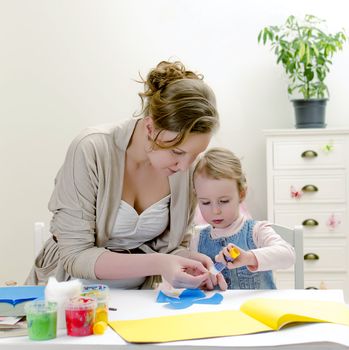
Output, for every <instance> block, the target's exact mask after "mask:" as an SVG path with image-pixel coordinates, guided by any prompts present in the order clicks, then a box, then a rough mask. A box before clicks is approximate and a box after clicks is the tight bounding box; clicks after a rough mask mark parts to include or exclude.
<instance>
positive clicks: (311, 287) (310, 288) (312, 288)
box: [305, 287, 319, 289]
mask: <svg viewBox="0 0 349 350" xmlns="http://www.w3.org/2000/svg"><path fill="white" fill-rule="evenodd" d="M305 289H319V288H316V287H307V288H305Z"/></svg>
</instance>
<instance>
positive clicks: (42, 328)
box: [24, 300, 57, 340]
mask: <svg viewBox="0 0 349 350" xmlns="http://www.w3.org/2000/svg"><path fill="white" fill-rule="evenodd" d="M24 308H25V312H26V315H27V325H28V335H29V338H30V339H32V340H48V339H53V338H56V336H57V304H56V303H52V302H50V303H49V302H46V301H45V300H34V301H30V302H28V303H27V304H26V305H25V306H24Z"/></svg>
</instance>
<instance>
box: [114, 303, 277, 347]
mask: <svg viewBox="0 0 349 350" xmlns="http://www.w3.org/2000/svg"><path fill="white" fill-rule="evenodd" d="M109 325H110V326H111V327H112V328H113V329H114V330H115V331H116V332H117V333H118V334H119V335H120V336H121V337H122V338H123V339H124V340H126V341H128V342H131V343H154V342H155V343H157V342H169V341H176V340H189V339H200V338H213V337H222V336H229V335H241V334H250V333H259V332H265V331H271V330H272V329H271V328H270V327H268V326H266V325H264V324H263V323H260V322H258V321H257V320H255V319H253V318H252V317H249V316H248V315H246V314H244V313H243V312H241V311H238V310H228V311H218V312H201V313H193V314H186V315H176V316H163V317H154V318H147V319H142V320H127V321H111V322H109Z"/></svg>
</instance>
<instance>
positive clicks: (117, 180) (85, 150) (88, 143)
mask: <svg viewBox="0 0 349 350" xmlns="http://www.w3.org/2000/svg"><path fill="white" fill-rule="evenodd" d="M137 120H138V119H136V118H132V119H129V120H127V121H124V122H122V123H120V124H117V125H102V126H98V127H94V128H89V129H86V130H85V131H83V132H82V133H81V134H80V135H79V136H78V137H77V138H76V139H75V140H74V141H73V142H72V144H71V145H70V147H69V149H68V152H67V155H66V158H65V161H64V164H63V166H62V167H61V169H60V170H59V172H58V174H57V177H56V179H55V189H54V192H53V194H52V197H51V199H50V202H49V210H50V211H51V212H52V213H53V218H52V220H51V228H50V232H51V233H52V234H53V235H55V237H56V238H57V240H58V243H56V242H55V241H54V240H53V239H52V238H49V239H48V240H47V242H46V243H45V245H44V247H43V249H42V250H41V251H40V253H39V255H38V256H37V258H36V259H35V264H34V267H33V268H32V270H31V272H30V274H29V276H28V278H27V280H26V282H25V283H26V284H42V283H46V282H47V280H48V277H49V276H55V277H56V278H57V280H59V281H66V280H68V279H69V278H70V276H73V277H75V278H84V279H96V275H95V271H94V268H95V263H96V260H97V258H98V257H99V256H100V255H101V254H102V253H104V252H105V248H104V244H105V243H106V242H107V240H108V239H109V235H110V233H111V231H112V227H113V225H114V223H115V219H116V214H117V210H118V208H119V204H120V201H121V195H122V185H123V176H124V164H125V151H126V148H127V145H128V143H129V141H130V138H131V136H132V133H133V131H134V128H135V125H136V122H137ZM169 181H170V190H171V203H170V225H169V228H168V229H166V230H165V232H163V233H161V234H160V235H159V236H158V237H156V238H155V239H153V240H151V241H149V242H145V243H144V244H143V245H141V246H140V248H141V249H142V250H143V251H144V252H145V253H153V252H161V253H176V252H178V251H179V250H181V249H186V247H187V245H188V242H189V237H188V235H187V234H186V232H187V231H188V226H189V223H190V221H191V217H192V213H191V210H190V200H191V193H192V192H191V181H190V170H187V171H185V172H180V173H177V174H174V175H172V176H170V177H169ZM153 280H154V279H153V278H150V279H149V278H148V279H147V281H146V283H145V286H146V287H149V286H150V285H151V284H152V281H153Z"/></svg>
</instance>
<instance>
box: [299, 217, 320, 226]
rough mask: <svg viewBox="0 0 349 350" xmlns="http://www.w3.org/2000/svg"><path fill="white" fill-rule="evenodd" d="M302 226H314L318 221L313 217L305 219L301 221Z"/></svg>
mask: <svg viewBox="0 0 349 350" xmlns="http://www.w3.org/2000/svg"><path fill="white" fill-rule="evenodd" d="M302 225H303V226H308V227H314V226H318V225H319V223H318V222H317V221H316V220H315V219H306V220H304V221H303V222H302Z"/></svg>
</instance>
